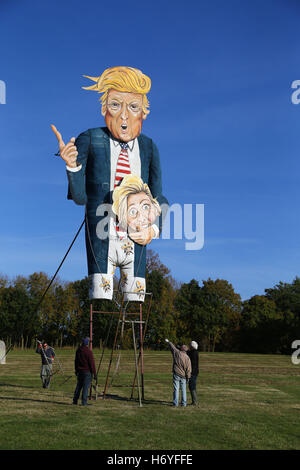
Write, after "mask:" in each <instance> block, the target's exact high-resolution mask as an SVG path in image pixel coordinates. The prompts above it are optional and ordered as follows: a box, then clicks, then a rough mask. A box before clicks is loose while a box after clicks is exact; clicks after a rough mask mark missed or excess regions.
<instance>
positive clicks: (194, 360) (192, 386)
mask: <svg viewBox="0 0 300 470" xmlns="http://www.w3.org/2000/svg"><path fill="white" fill-rule="evenodd" d="M190 348H191V349H190V350H189V351H188V352H187V355H188V356H189V358H190V360H191V364H192V374H191V378H190V380H189V390H190V392H191V397H192V405H194V406H197V404H198V401H197V391H196V382H197V377H198V374H199V367H198V343H196V341H192V342H191V344H190Z"/></svg>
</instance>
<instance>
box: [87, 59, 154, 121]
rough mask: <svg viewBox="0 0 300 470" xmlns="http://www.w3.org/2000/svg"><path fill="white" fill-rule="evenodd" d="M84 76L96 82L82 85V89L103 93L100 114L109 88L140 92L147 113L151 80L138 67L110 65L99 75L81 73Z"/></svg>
mask: <svg viewBox="0 0 300 470" xmlns="http://www.w3.org/2000/svg"><path fill="white" fill-rule="evenodd" d="M83 76H84V77H86V78H89V79H90V80H92V81H93V82H96V83H95V85H91V86H89V87H82V88H83V89H84V90H93V91H97V92H98V93H103V95H102V96H101V98H100V101H101V103H102V114H103V115H104V114H105V113H106V101H107V96H108V92H109V90H112V89H113V90H117V91H121V92H127V93H140V94H142V95H143V113H144V114H146V115H147V114H149V113H150V110H149V109H148V108H149V101H148V98H147V96H146V95H147V93H148V92H149V91H150V88H151V80H150V78H149V77H147V75H145V74H143V72H142V71H141V70H139V69H135V68H133V67H124V66H119V67H110V68H109V69H106V70H104V72H103V74H102V75H101V76H100V77H89V76H88V75H83Z"/></svg>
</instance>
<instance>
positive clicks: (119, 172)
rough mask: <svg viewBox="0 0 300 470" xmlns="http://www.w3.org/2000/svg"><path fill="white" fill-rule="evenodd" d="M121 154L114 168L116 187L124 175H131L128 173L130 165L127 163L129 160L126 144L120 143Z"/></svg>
mask: <svg viewBox="0 0 300 470" xmlns="http://www.w3.org/2000/svg"><path fill="white" fill-rule="evenodd" d="M120 145H121V152H120V155H119V158H118V162H117V168H116V176H115V185H114V188H115V187H116V186H118V184H120V182H121V181H122V179H123V178H124V176H125V175H129V174H130V173H131V171H130V163H129V158H128V151H127V149H128V144H126V143H123V142H121V143H120Z"/></svg>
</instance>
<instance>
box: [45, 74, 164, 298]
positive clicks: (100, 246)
mask: <svg viewBox="0 0 300 470" xmlns="http://www.w3.org/2000/svg"><path fill="white" fill-rule="evenodd" d="M88 78H90V79H91V80H93V81H94V82H96V84H95V85H93V86H91V87H86V88H87V89H90V90H94V91H97V92H99V93H103V96H102V98H101V100H102V115H103V116H104V118H105V122H106V125H107V127H97V128H94V129H88V130H87V131H85V132H83V133H82V134H80V135H79V136H78V137H77V139H76V140H75V138H74V137H73V138H72V139H71V140H70V141H69V142H68V143H67V144H66V145H65V143H64V141H63V139H62V136H61V134H60V132H59V131H58V130H57V129H56V127H55V126H53V125H52V129H53V131H54V133H55V135H56V137H57V139H58V142H59V154H60V156H61V157H62V158H63V160H64V161H65V162H66V165H67V176H68V182H69V192H68V198H69V199H73V200H74V202H75V203H76V204H79V205H85V206H86V215H87V217H86V227H85V230H86V250H87V260H88V274H89V279H90V298H92V299H93V298H106V299H111V298H112V291H113V276H114V271H115V268H116V267H117V265H115V267H114V269H113V270H109V268H108V260H109V259H110V258H114V256H113V255H114V254H115V252H116V251H117V250H116V244H118V246H120V244H122V240H120V237H119V235H118V221H117V220H116V217H115V215H114V214H113V212H112V210H111V205H112V192H113V190H114V188H115V187H116V185H117V184H119V183H120V181H121V180H122V174H124V175H125V174H128V173H130V174H134V175H136V176H138V177H141V178H142V180H143V181H144V183H147V184H148V186H149V188H150V191H151V193H152V195H153V197H154V198H155V199H156V200H157V201H158V203H159V204H160V205H161V206H162V212H163V214H165V212H166V209H167V204H168V202H167V200H166V199H165V197H164V196H163V195H162V180H161V167H160V158H159V153H158V150H157V147H156V145H155V144H154V142H153V141H152V139H150V138H149V137H146V136H145V135H143V134H141V130H142V124H143V121H144V120H145V119H146V117H147V115H148V113H149V109H148V107H149V102H148V99H147V96H146V94H147V93H148V91H149V90H150V87H151V81H150V78H149V77H147V76H146V75H144V74H143V73H142V72H141V71H140V70H138V69H135V68H132V67H112V68H109V69H107V70H105V71H104V72H103V74H102V75H101V76H100V77H88ZM161 227H162V216H160V218H159V220H158V223H154V224H153V225H152V226H151V227H146V228H141V229H140V230H139V231H137V232H136V233H131V234H130V238H131V240H132V241H133V247H134V263H132V270H131V271H130V272H126V282H125V283H124V277H123V283H122V286H123V291H124V293H125V299H126V300H139V301H140V300H143V299H141V292H146V285H145V267H146V250H145V245H147V244H148V243H150V242H151V240H152V239H153V238H157V237H159V232H160V230H161ZM124 249H125V247H124ZM110 264H111V263H110ZM118 266H119V267H120V269H121V274H122V269H125V265H122V264H119V265H118Z"/></svg>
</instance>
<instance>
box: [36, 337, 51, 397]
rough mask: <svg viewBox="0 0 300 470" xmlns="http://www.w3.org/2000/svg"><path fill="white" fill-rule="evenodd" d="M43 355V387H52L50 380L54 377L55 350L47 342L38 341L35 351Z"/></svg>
mask: <svg viewBox="0 0 300 470" xmlns="http://www.w3.org/2000/svg"><path fill="white" fill-rule="evenodd" d="M35 352H36V353H37V354H40V355H41V359H42V366H41V379H42V384H43V388H50V380H51V377H52V364H53V362H54V358H55V352H54V351H53V349H52V348H50V346H48V344H47V343H45V342H43V343H42V342H41V341H38V345H37V348H36V351H35Z"/></svg>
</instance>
